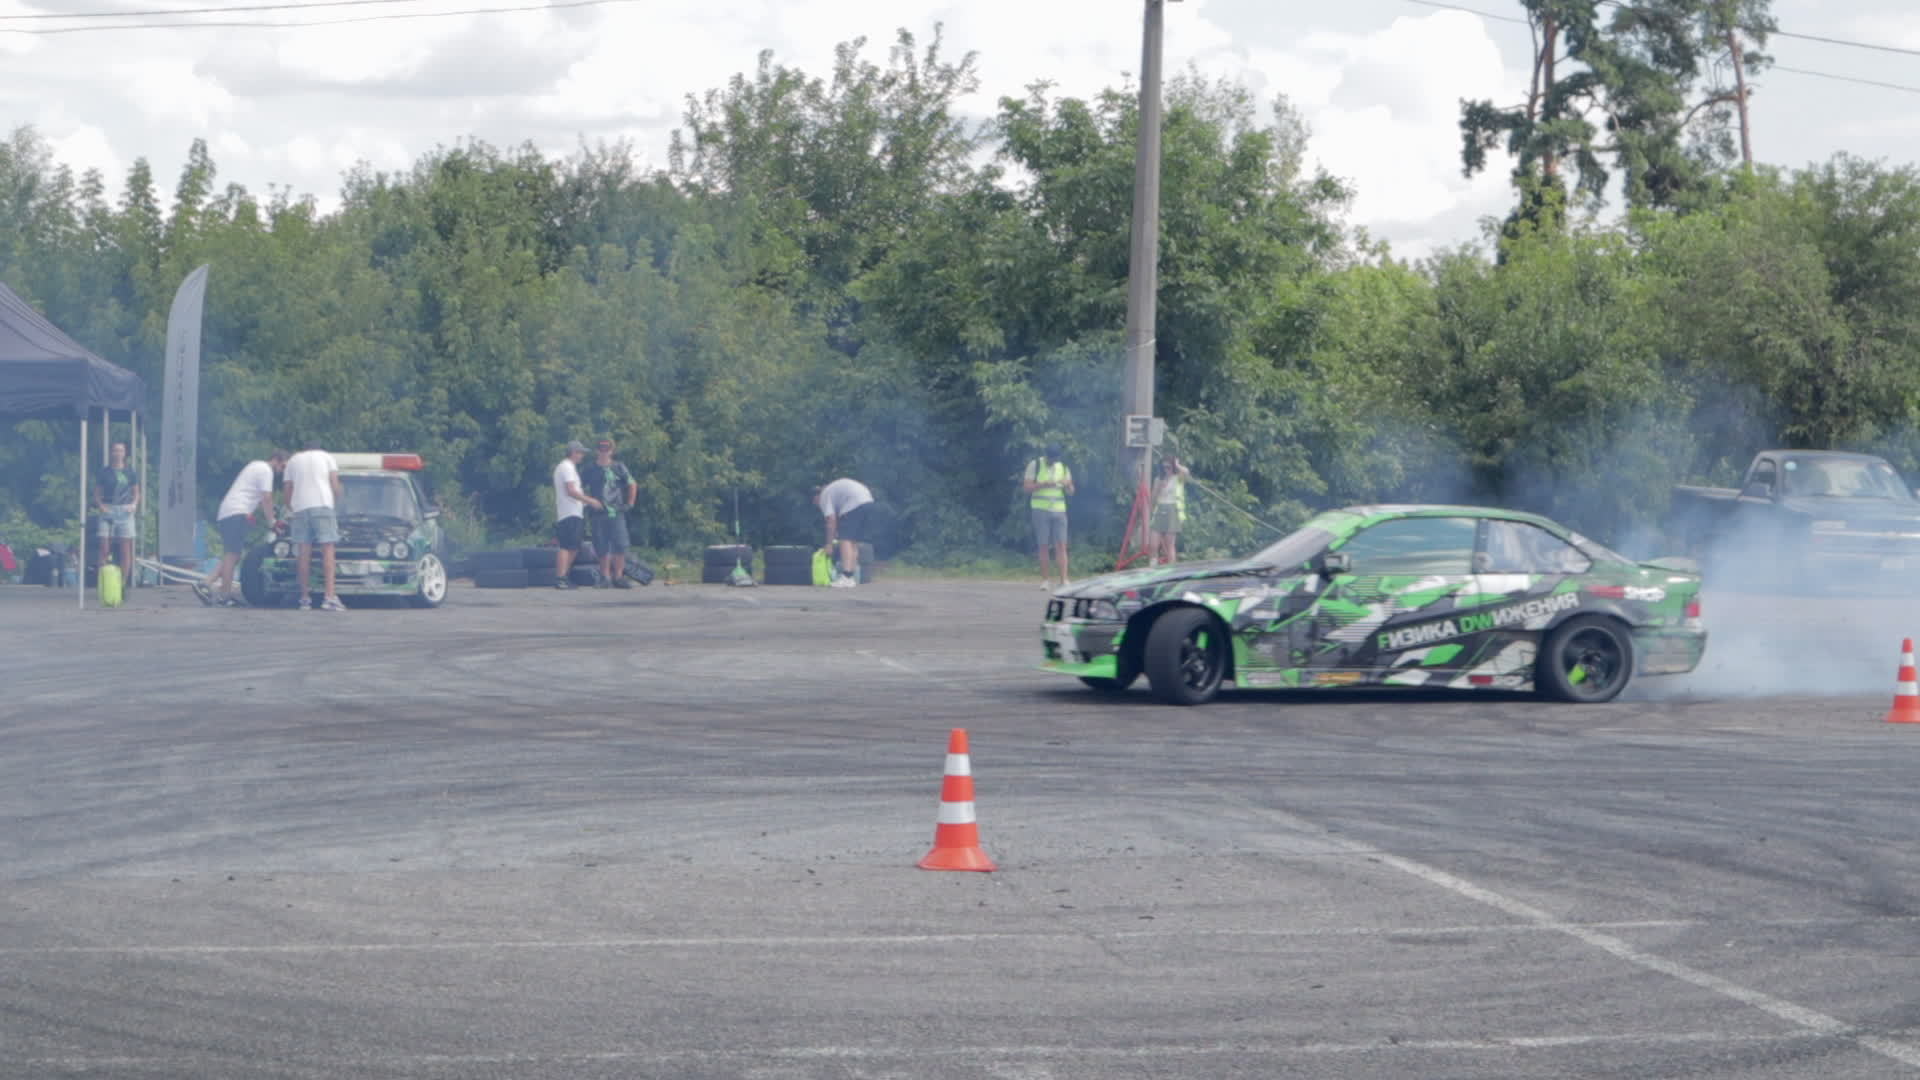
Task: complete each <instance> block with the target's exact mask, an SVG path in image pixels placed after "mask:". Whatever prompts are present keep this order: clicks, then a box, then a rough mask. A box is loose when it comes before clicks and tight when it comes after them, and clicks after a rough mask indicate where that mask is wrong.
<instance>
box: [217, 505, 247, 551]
mask: <svg viewBox="0 0 1920 1080" xmlns="http://www.w3.org/2000/svg"><path fill="white" fill-rule="evenodd" d="M215 524H217V525H218V526H219V527H220V550H222V551H224V552H226V553H227V554H229V555H240V554H243V553H244V552H245V551H246V550H247V526H248V524H249V522H248V521H247V515H245V514H234V515H232V516H231V517H223V518H221V519H220V520H219V521H218V522H215Z"/></svg>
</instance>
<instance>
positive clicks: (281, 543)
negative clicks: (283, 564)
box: [273, 540, 293, 559]
mask: <svg viewBox="0 0 1920 1080" xmlns="http://www.w3.org/2000/svg"><path fill="white" fill-rule="evenodd" d="M292 554H293V541H291V540H277V541H275V542H274V545H273V557H274V558H276V559H284V558H286V557H287V556H289V555H292Z"/></svg>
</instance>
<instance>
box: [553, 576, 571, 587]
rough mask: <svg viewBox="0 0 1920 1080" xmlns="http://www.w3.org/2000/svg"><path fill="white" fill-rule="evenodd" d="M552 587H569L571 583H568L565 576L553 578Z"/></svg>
mask: <svg viewBox="0 0 1920 1080" xmlns="http://www.w3.org/2000/svg"><path fill="white" fill-rule="evenodd" d="M553 587H554V588H556V589H571V588H573V585H572V584H571V583H569V582H568V581H567V579H566V578H554V579H553Z"/></svg>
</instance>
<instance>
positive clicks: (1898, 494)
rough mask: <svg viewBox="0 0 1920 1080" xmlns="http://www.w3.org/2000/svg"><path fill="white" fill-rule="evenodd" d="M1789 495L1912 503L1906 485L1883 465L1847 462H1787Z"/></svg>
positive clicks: (1798, 459)
mask: <svg viewBox="0 0 1920 1080" xmlns="http://www.w3.org/2000/svg"><path fill="white" fill-rule="evenodd" d="M1781 472H1782V474H1783V475H1784V476H1785V478H1786V479H1785V482H1784V486H1783V488H1782V490H1783V491H1784V492H1785V493H1786V494H1788V495H1814V496H1821V495H1824V496H1831V497H1834V498H1845V499H1910V498H1912V496H1911V495H1909V494H1908V493H1907V486H1906V484H1904V483H1902V482H1901V480H1900V474H1899V473H1896V472H1894V471H1893V466H1891V465H1889V464H1887V463H1886V462H1884V461H1856V460H1852V459H1848V458H1788V459H1787V460H1786V463H1785V464H1784V465H1783V466H1782V467H1781Z"/></svg>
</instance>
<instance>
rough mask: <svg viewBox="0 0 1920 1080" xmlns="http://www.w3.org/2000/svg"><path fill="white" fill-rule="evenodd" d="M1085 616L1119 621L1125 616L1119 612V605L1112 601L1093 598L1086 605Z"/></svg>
mask: <svg viewBox="0 0 1920 1080" xmlns="http://www.w3.org/2000/svg"><path fill="white" fill-rule="evenodd" d="M1087 618H1089V619H1104V620H1107V621H1109V622H1119V621H1120V620H1121V619H1123V618H1125V616H1123V615H1121V614H1120V605H1118V604H1116V603H1114V602H1113V601H1111V600H1095V601H1094V602H1093V603H1091V604H1088V605H1087Z"/></svg>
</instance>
